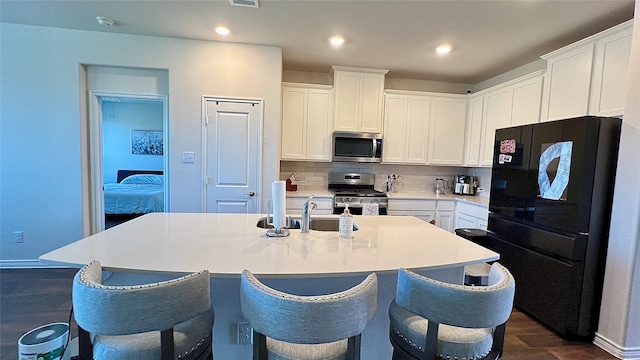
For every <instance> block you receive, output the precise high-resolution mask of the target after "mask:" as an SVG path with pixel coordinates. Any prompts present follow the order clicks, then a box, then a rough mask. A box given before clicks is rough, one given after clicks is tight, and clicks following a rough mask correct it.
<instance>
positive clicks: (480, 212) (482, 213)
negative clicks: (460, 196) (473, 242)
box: [455, 201, 489, 230]
mask: <svg viewBox="0 0 640 360" xmlns="http://www.w3.org/2000/svg"><path fill="white" fill-rule="evenodd" d="M488 217H489V211H488V210H487V207H486V206H484V205H475V204H470V203H467V202H463V201H459V202H458V207H457V209H456V224H455V229H458V228H472V229H482V230H486V229H487V218H488Z"/></svg>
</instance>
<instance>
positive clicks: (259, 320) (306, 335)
mask: <svg viewBox="0 0 640 360" xmlns="http://www.w3.org/2000/svg"><path fill="white" fill-rule="evenodd" d="M377 293H378V280H377V277H376V275H375V274H371V275H369V276H367V278H366V279H364V281H362V282H361V283H360V284H358V285H356V286H354V287H352V288H351V289H348V290H346V291H342V292H338V293H334V294H328V295H320V296H297V295H291V294H287V293H284V292H280V291H277V290H274V289H272V288H270V287H267V286H266V285H264V284H263V283H262V282H260V281H259V280H258V279H256V277H255V276H254V275H253V274H252V273H251V272H249V271H247V270H245V271H244V272H243V273H242V278H241V283H240V303H241V307H242V313H243V314H244V316H245V317H246V318H247V320H249V322H250V323H251V326H252V327H253V331H254V339H253V344H254V345H253V358H254V360H255V359H260V360H263V359H264V360H266V359H269V360H275V359H287V360H290V359H306V360H315V359H326V360H338V359H345V360H357V359H360V336H361V333H362V331H363V330H364V328H365V327H366V326H367V324H368V323H369V321H370V320H371V318H372V317H373V314H374V312H375V309H376V303H377V300H376V298H377Z"/></svg>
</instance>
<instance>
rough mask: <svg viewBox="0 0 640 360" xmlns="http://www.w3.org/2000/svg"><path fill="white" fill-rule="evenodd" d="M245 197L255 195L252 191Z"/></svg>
mask: <svg viewBox="0 0 640 360" xmlns="http://www.w3.org/2000/svg"><path fill="white" fill-rule="evenodd" d="M245 195H247V196H255V195H256V193H254V192H253V191H249V192H248V193H246V194H245Z"/></svg>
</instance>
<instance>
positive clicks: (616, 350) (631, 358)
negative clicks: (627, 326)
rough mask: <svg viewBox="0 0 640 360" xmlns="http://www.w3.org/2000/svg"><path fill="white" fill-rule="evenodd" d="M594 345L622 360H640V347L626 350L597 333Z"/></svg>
mask: <svg viewBox="0 0 640 360" xmlns="http://www.w3.org/2000/svg"><path fill="white" fill-rule="evenodd" d="M593 344H594V345H596V346H597V347H599V348H601V349H602V350H604V351H606V352H608V353H609V354H611V355H613V356H615V357H617V358H618V359H621V360H640V347H635V348H625V347H622V346H620V345H618V344H616V343H614V342H613V341H611V340H609V339H607V338H606V337H604V336H602V335H601V334H599V333H596V336H595V338H594V339H593Z"/></svg>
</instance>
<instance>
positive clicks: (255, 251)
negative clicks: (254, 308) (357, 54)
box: [40, 213, 499, 276]
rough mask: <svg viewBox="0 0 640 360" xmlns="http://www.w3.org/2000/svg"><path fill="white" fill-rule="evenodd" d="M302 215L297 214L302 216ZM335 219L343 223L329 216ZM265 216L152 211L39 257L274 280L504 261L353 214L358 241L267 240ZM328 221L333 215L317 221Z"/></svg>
mask: <svg viewBox="0 0 640 360" xmlns="http://www.w3.org/2000/svg"><path fill="white" fill-rule="evenodd" d="M296 215H297V214H294V216H296ZM328 216H329V217H337V216H334V215H328ZM261 217H264V215H260V214H249V215H245V214H202V213H189V214H186V213H151V214H147V215H144V216H141V217H139V218H136V219H134V220H131V221H129V222H126V223H124V224H121V225H118V226H115V227H113V228H110V229H108V230H106V231H103V232H100V233H98V234H95V235H92V236H89V237H87V238H84V239H82V240H79V241H77V242H74V243H72V244H69V245H67V246H64V247H62V248H60V249H57V250H54V251H52V252H49V253H47V254H44V255H42V256H41V257H40V259H41V260H47V261H55V262H63V263H67V264H73V265H77V266H81V265H84V264H87V263H89V262H90V261H92V260H94V259H96V260H99V261H100V262H101V263H102V265H103V267H105V268H107V269H113V270H142V271H154V272H155V271H168V272H193V271H198V270H201V269H208V270H209V271H210V272H211V273H212V274H214V275H215V274H217V275H238V274H240V273H241V272H242V270H244V269H249V270H251V271H252V272H254V273H255V274H261V275H273V276H296V275H298V276H299V275H303V276H314V275H316V276H321V275H339V274H360V273H370V272H391V271H396V270H397V269H398V268H401V267H403V268H411V269H416V270H421V269H425V270H427V269H445V268H450V267H459V266H463V265H467V264H473V263H478V262H485V261H491V260H497V259H498V258H499V255H498V254H497V253H495V252H493V251H491V250H488V249H485V248H483V247H481V246H479V245H476V244H474V243H472V242H470V241H467V240H465V239H463V238H461V237H458V236H456V235H455V234H452V233H449V232H447V231H445V230H442V229H440V228H438V227H436V226H433V225H431V224H429V223H426V222H424V221H422V220H420V219H417V218H415V217H412V216H378V217H376V216H354V222H355V224H357V225H358V226H359V228H360V229H359V230H358V231H355V232H354V238H353V239H352V240H346V239H341V238H339V237H338V233H337V232H321V231H314V230H311V232H310V233H309V234H301V233H300V230H291V235H290V236H288V237H284V238H268V237H267V236H266V235H265V230H264V229H261V228H258V227H256V223H257V221H258V219H259V218H261ZM317 217H326V216H317Z"/></svg>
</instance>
